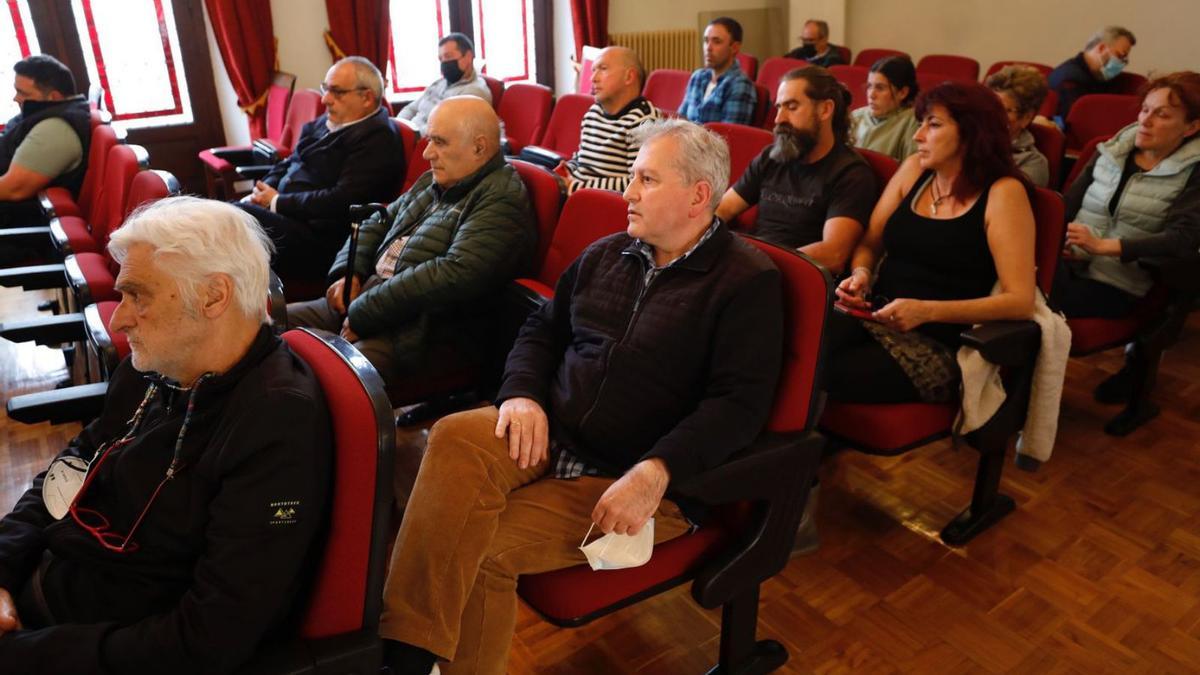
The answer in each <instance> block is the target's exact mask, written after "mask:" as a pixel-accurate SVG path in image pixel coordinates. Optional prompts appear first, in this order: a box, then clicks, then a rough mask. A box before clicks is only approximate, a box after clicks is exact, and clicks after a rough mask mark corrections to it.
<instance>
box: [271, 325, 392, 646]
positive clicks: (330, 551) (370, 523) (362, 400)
mask: <svg viewBox="0 0 1200 675" xmlns="http://www.w3.org/2000/svg"><path fill="white" fill-rule="evenodd" d="M283 339H284V340H285V341H286V342H287V344H288V347H289V348H291V350H292V352H294V353H295V354H296V355H297V356H299V357H300V358H301V359H303V360H304V362H305V363H307V364H308V366H309V367H310V368H312V371H313V373H314V374H315V375H316V377H317V380H318V381H319V382H320V383H321V389H322V390H323V391H324V392H325V402H326V404H327V405H328V406H329V418H330V421H331V422H332V425H333V442H334V458H333V492H332V511H331V516H330V520H329V536H328V539H327V540H326V542H325V547H324V552H323V554H322V558H321V562H320V565H319V567H318V569H317V576H316V579H315V582H314V584H313V587H312V592H311V594H310V595H309V600H308V607H307V610H306V612H305V615H304V621H303V624H302V625H301V628H300V635H301V637H304V638H320V637H328V636H332V635H337V634H340V633H348V632H351V631H354V630H357V629H359V628H360V627H362V626H363V623H364V611H365V610H366V609H367V597H366V593H367V580H368V571H369V568H370V559H371V539H372V531H373V528H374V527H375V526H376V522H375V519H376V518H377V517H379V515H380V514H379V513H378V512H377V510H376V490H375V486H376V472H377V469H378V467H377V462H378V461H379V458H380V452H381V449H383V448H390V445H391V444H392V443H394V442H395V441H394V436H393V433H394V432H393V431H392V429H393V425H392V421H391V419H386V420H383V424H380V420H379V419H377V408H376V405H375V402H374V401H373V400H372V396H371V393H370V390H369V389H368V384H369V382H364V379H363V378H362V377H360V374H359V373H358V372H356V368H366V369H367V371H366V372H367V373H368V374H370V375H373V376H374V380H375V385H376V387H377V388H378V389H379V390H380V391H382V382H381V381H379V376H378V374H375V371H374V369H371V368H370V366H369V365H368V364H367V363H366V360H365V359H361V355H359V358H358V359H355V360H354V362H352V361H350V360H347V358H346V357H344V356H343V355H342V354H341V353H339V352H338V351H337V350H335V349H334V348H333V346H332V345H330V344H329V343H328V342H326V341H325V340H323V339H321V338H319V337H317V336H316V335H315V334H313V333H311V332H308V331H306V330H290V331H288V332H286V333H284V334H283ZM355 354H357V352H355ZM389 451H390V450H389Z"/></svg>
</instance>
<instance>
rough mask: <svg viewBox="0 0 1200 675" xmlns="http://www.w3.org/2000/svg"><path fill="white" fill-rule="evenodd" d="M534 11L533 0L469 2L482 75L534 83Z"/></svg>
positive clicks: (535, 75) (510, 81)
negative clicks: (481, 65)
mask: <svg viewBox="0 0 1200 675" xmlns="http://www.w3.org/2000/svg"><path fill="white" fill-rule="evenodd" d="M533 14H534V12H533V0H473V1H472V2H471V18H472V20H473V23H474V25H475V50H476V54H475V55H476V56H477V57H479V59H481V61H482V63H483V69H482V70H483V73H484V74H485V75H490V76H491V77H494V78H496V79H498V80H503V81H504V82H505V83H512V82H537V53H536V51H535V48H534V39H533V36H534V32H533ZM489 38H490V39H489Z"/></svg>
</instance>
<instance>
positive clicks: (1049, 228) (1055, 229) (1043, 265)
mask: <svg viewBox="0 0 1200 675" xmlns="http://www.w3.org/2000/svg"><path fill="white" fill-rule="evenodd" d="M1032 206H1033V219H1034V222H1035V223H1036V224H1037V243H1036V244H1035V245H1034V246H1035V248H1034V264H1035V265H1037V285H1038V288H1040V289H1042V292H1043V293H1045V294H1046V295H1049V294H1050V287H1051V286H1053V285H1054V272H1055V270H1056V269H1058V258H1059V256H1060V255H1061V254H1062V247H1063V238H1064V237H1065V236H1066V229H1067V220H1066V205H1064V204H1063V198H1062V195H1060V194H1058V193H1057V192H1055V191H1054V190H1048V189H1046V188H1037V189H1036V190H1034V192H1033V204H1032Z"/></svg>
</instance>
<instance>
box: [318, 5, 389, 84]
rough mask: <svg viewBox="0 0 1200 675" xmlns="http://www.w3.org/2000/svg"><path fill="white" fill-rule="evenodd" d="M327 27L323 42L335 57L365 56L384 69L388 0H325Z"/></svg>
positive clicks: (385, 66) (386, 45)
mask: <svg viewBox="0 0 1200 675" xmlns="http://www.w3.org/2000/svg"><path fill="white" fill-rule="evenodd" d="M325 11H326V12H327V13H328V14H329V30H328V31H327V32H326V33H325V43H326V44H327V45H329V52H330V54H331V55H332V56H333V60H334V61H336V60H338V59H340V58H342V57H344V56H365V57H366V58H367V59H368V60H369V61H370V62H371V63H374V64H375V67H377V68H379V72H381V73H385V72H387V56H388V27H389V26H390V25H391V23H390V19H389V16H388V0H325Z"/></svg>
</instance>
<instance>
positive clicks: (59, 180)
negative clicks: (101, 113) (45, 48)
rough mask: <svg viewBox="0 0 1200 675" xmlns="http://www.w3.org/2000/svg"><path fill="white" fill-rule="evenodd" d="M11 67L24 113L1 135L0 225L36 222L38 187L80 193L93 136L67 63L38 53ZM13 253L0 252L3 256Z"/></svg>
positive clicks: (83, 102)
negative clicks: (64, 63) (62, 188)
mask: <svg viewBox="0 0 1200 675" xmlns="http://www.w3.org/2000/svg"><path fill="white" fill-rule="evenodd" d="M13 71H14V73H15V76H14V78H13V88H14V89H15V90H16V94H15V96H13V100H14V101H16V102H17V105H19V106H20V107H21V112H20V113H19V114H17V116H16V117H13V118H12V119H11V120H9V121H8V122H7V123H6V124H5V127H4V133H3V134H0V174H2V175H0V227H17V226H24V225H36V224H38V222H37V221H38V220H40V219H41V218H43V216H42V212H41V207H40V206H38V203H37V200H36V197H37V193H38V191H39V190H43V189H45V188H47V187H50V186H61V187H65V188H67V189H69V190H70V191H71V192H72V193H77V192H78V191H79V188H80V186H81V185H82V184H83V173H84V170H85V169H86V165H85V160H86V158H87V147H88V142H89V141H90V140H91V127H90V124H89V115H88V104H87V101H86V100H84V97H83V96H77V95H76V94H75V78H74V76H73V75H71V71H70V70H68V69H67V67H66V66H64V65H63V64H62V63H59V62H58V60H57V59H55V58H54V57H52V56H46V55H43V54H38V55H34V56H30V57H29V58H26V59H23V60H21V61H18V62H17V63H16V65H14V66H13ZM14 253H15V252H12V251H8V250H4V251H0V258H6V257H13V255H12V254H14Z"/></svg>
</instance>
